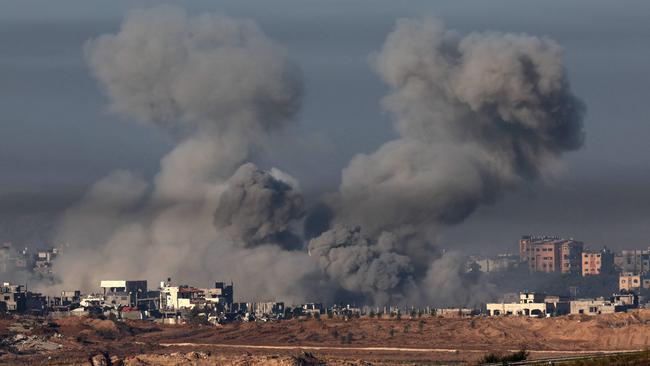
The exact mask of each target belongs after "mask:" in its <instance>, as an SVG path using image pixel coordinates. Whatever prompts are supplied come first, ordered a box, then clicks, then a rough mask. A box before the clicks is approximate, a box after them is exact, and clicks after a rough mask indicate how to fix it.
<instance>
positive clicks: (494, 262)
mask: <svg viewBox="0 0 650 366" xmlns="http://www.w3.org/2000/svg"><path fill="white" fill-rule="evenodd" d="M518 265H519V257H518V256H517V255H516V254H499V255H497V256H496V257H494V258H481V257H477V256H470V257H469V258H468V261H467V266H466V267H467V272H483V273H491V272H503V271H508V270H510V269H513V268H515V267H517V266H518Z"/></svg>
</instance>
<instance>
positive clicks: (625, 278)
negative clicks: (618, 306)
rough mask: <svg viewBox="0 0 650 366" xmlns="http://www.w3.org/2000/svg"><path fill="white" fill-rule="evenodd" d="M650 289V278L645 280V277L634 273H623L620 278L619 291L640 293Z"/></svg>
mask: <svg viewBox="0 0 650 366" xmlns="http://www.w3.org/2000/svg"><path fill="white" fill-rule="evenodd" d="M649 288H650V278H645V276H644V275H641V274H638V273H633V272H622V273H621V274H620V275H619V276H618V290H619V291H627V292H632V291H639V290H641V289H649Z"/></svg>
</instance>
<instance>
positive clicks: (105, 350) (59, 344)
mask: <svg viewBox="0 0 650 366" xmlns="http://www.w3.org/2000/svg"><path fill="white" fill-rule="evenodd" d="M0 337H1V338H2V342H1V343H0V347H1V348H0V364H11V365H17V364H44V365H61V364H80V365H84V364H85V365H88V364H92V363H93V362H94V363H95V364H104V365H111V364H113V365H119V364H124V365H184V364H193V365H213V364H223V365H310V364H319V363H326V364H328V365H368V364H373V365H392V364H404V365H416V364H418V365H419V364H467V363H469V364H472V363H476V361H477V360H478V359H479V358H481V357H483V356H484V355H485V354H487V353H489V352H497V353H499V352H501V353H507V352H510V351H513V350H518V349H527V350H529V351H530V357H531V358H544V357H559V356H570V355H581V354H591V353H598V352H608V351H621V350H625V351H627V350H642V349H646V348H647V347H648V345H649V343H650V310H640V311H635V312H631V313H627V314H625V313H621V314H613V315H602V316H598V317H587V316H568V317H558V318H546V319H534V318H525V317H503V318H487V317H474V318H459V319H450V318H434V317H427V316H424V317H421V318H416V319H406V318H404V319H401V320H397V319H394V318H383V319H368V318H363V319H352V320H349V321H345V320H343V319H321V320H314V319H310V320H290V321H282V322H268V323H262V322H256V323H241V324H239V323H237V324H229V325H225V326H218V327H215V326H206V325H179V326H169V325H166V326H161V325H157V324H153V323H151V322H145V321H126V322H113V321H111V320H99V319H90V318H76V317H71V318H66V319H60V320H55V321H54V320H53V321H44V320H39V319H35V318H27V317H21V318H6V319H2V320H0Z"/></svg>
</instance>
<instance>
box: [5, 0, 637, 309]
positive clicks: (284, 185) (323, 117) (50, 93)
mask: <svg viewBox="0 0 650 366" xmlns="http://www.w3.org/2000/svg"><path fill="white" fill-rule="evenodd" d="M506 3H507V4H509V5H514V4H513V3H508V2H503V3H502V2H497V3H495V6H494V8H492V7H490V9H485V8H483V7H485V5H477V7H478V8H480V9H473V10H472V11H470V12H468V13H466V15H464V16H461V15H459V14H458V13H457V12H456V11H455V10H456V9H455V7H454V6H452V5H449V4H447V5H442V4H440V5H439V6H434V5H431V6H429V5H427V4H426V3H416V4H415V6H414V9H415V10H414V9H410V10H409V11H406V10H401V9H398V8H396V7H395V6H394V5H393V4H392V3H389V2H379V5H378V7H377V9H375V10H374V11H372V12H368V13H366V12H363V11H361V10H360V9H359V8H357V7H356V6H355V5H354V2H353V4H352V5H351V9H350V11H349V12H348V13H345V14H344V15H342V16H341V17H340V18H339V17H338V16H337V14H336V12H335V11H334V8H335V7H334V5H320V6H322V7H323V8H322V9H320V10H321V12H319V14H321V17H322V18H323V19H321V20H322V22H311V21H310V19H312V18H314V17H315V16H314V14H310V13H309V11H310V10H309V9H307V7H301V6H300V5H298V4H295V3H292V2H286V3H285V2H283V3H282V6H284V7H286V9H291V10H290V11H291V12H296V13H300V14H296V16H295V17H290V20H291V21H286V20H287V18H286V16H285V15H283V14H282V12H281V11H278V12H270V13H267V14H261V13H260V12H259V11H258V10H256V9H253V8H248V7H247V6H245V5H236V4H235V3H232V2H226V3H224V4H223V6H211V5H210V4H207V3H199V4H195V5H194V6H191V7H189V8H187V9H184V8H180V7H178V6H170V5H165V4H159V3H156V2H146V4H140V5H141V6H132V5H127V4H126V3H119V2H118V3H116V4H114V5H110V6H109V5H103V6H108V7H109V9H108V10H109V11H107V12H106V13H104V14H100V13H99V12H98V13H97V14H94V13H93V12H94V10H92V9H90V8H89V7H87V6H84V5H81V4H79V3H76V2H70V4H71V5H70V9H69V10H70V11H74V12H82V13H84V14H85V13H86V12H90V13H91V15H92V14H94V15H92V16H94V17H96V18H97V19H98V21H97V22H95V23H93V22H90V21H88V22H78V23H73V24H71V23H68V22H66V17H67V13H66V11H65V10H64V9H62V8H57V9H54V10H55V11H53V12H52V14H51V15H48V16H47V21H44V22H43V23H42V25H39V27H36V28H33V29H28V27H27V26H25V25H24V24H23V23H20V22H15V21H10V20H9V19H10V17H11V15H10V16H8V17H7V16H5V15H0V19H6V20H7V21H6V22H3V24H2V25H0V47H3V48H4V49H5V50H19V51H20V52H18V53H17V54H18V56H12V57H9V56H5V57H0V75H3V76H4V77H3V78H2V79H0V93H2V95H7V98H4V100H3V101H2V100H0V103H1V104H0V105H2V106H3V108H4V109H6V113H5V115H4V116H3V119H4V121H3V123H2V124H1V126H2V133H3V137H5V140H6V141H7V144H5V146H4V147H3V148H2V150H0V151H1V153H0V161H2V164H3V166H4V167H5V174H3V175H4V177H3V178H1V179H0V185H1V186H2V187H3V189H2V192H1V193H0V202H2V206H3V209H2V213H1V215H2V219H3V221H2V225H3V226H2V228H1V230H2V231H1V232H2V234H3V235H4V237H6V238H7V239H8V240H12V241H14V242H16V243H25V245H34V246H38V245H43V244H44V243H50V244H56V245H63V247H64V252H63V255H61V257H60V258H59V259H58V260H57V261H56V263H55V265H54V268H53V272H54V273H55V274H56V278H57V281H56V283H55V284H54V285H53V286H51V289H52V290H54V289H56V290H60V289H64V288H75V289H76V288H79V289H84V290H87V289H91V288H93V287H95V286H96V284H97V282H98V281H99V280H100V279H103V278H107V277H115V278H117V277H119V278H123V277H126V278H137V279H146V280H150V281H154V283H155V281H157V280H162V279H165V278H167V277H172V278H179V279H182V280H184V281H192V282H198V283H210V282H212V281H214V280H215V279H222V280H232V281H234V282H235V283H238V284H241V286H240V287H239V289H240V291H241V292H240V293H238V296H242V297H245V298H252V299H258V300H266V299H271V298H281V299H283V300H284V301H287V302H289V303H292V302H295V303H299V302H306V301H309V300H311V299H314V300H318V301H323V302H334V301H340V300H341V301H358V302H360V303H368V304H379V305H384V304H390V303H411V304H435V305H440V306H450V305H454V304H461V305H469V306H474V305H476V304H479V303H483V302H486V301H488V300H490V299H493V298H494V297H495V296H496V294H497V293H496V291H495V284H493V283H490V282H489V281H487V280H485V279H484V278H481V277H467V276H465V274H464V268H463V266H464V257H463V255H464V254H466V253H474V252H476V253H487V252H495V251H514V250H516V249H515V247H516V240H517V238H518V237H519V236H521V235H522V234H528V233H533V234H535V233H543V232H546V233H551V234H559V235H564V236H567V237H570V236H576V237H580V239H581V240H583V241H585V242H586V243H587V244H588V245H591V246H592V247H602V246H608V247H612V248H625V247H642V246H644V245H647V244H648V243H647V239H646V238H647V236H648V234H650V232H648V230H649V229H648V228H650V225H648V224H650V213H649V212H648V211H647V207H648V206H647V204H648V203H650V202H649V201H650V196H648V194H647V192H646V189H645V187H646V186H647V183H648V181H649V180H650V169H649V167H648V165H647V163H646V161H645V160H646V157H647V154H648V152H650V151H648V147H647V145H646V144H645V138H644V136H647V133H648V132H650V131H648V126H647V124H646V123H645V122H646V121H645V119H647V117H646V114H647V113H644V110H645V108H646V106H645V103H644V102H645V99H647V97H648V96H650V95H649V92H648V91H647V88H646V87H645V86H646V85H647V83H648V81H650V80H647V79H648V75H649V74H648V73H647V65H648V64H650V63H648V61H650V51H648V50H647V47H646V48H644V49H635V47H636V46H638V45H639V44H641V43H643V42H644V39H648V38H647V37H650V27H649V26H648V25H647V24H645V22H643V21H642V20H643V18H644V17H643V16H642V15H643V14H645V15H648V13H650V7H648V6H647V5H642V4H641V3H639V4H637V5H638V7H639V8H640V11H639V12H637V13H636V14H635V15H634V16H633V17H632V19H631V20H630V21H629V22H627V23H626V24H624V25H623V24H620V23H617V24H618V26H617V27H613V28H611V29H609V28H608V26H607V24H606V20H607V19H609V17H610V16H615V15H616V9H610V10H612V12H613V13H614V14H613V15H612V14H611V13H610V12H606V11H604V10H603V9H606V8H607V6H603V7H601V8H599V9H598V10H597V11H596V10H595V14H594V16H595V17H596V18H598V19H604V21H603V22H593V23H587V22H586V21H583V22H584V23H578V24H576V23H575V22H573V21H569V18H570V17H566V18H565V15H564V14H562V13H571V12H577V11H579V10H580V9H578V7H577V6H575V4H573V3H567V4H565V5H562V6H565V7H566V9H565V10H566V11H564V12H560V13H557V8H560V7H561V5H560V4H559V3H553V2H551V3H549V4H541V3H540V4H536V5H535V6H537V7H539V8H540V9H537V10H538V11H545V12H549V13H553V14H556V13H557V15H558V18H557V19H555V21H554V22H551V21H550V20H548V21H546V22H544V21H538V20H536V21H531V22H530V23H528V24H526V22H523V21H522V20H521V19H520V18H521V16H522V15H530V14H531V13H532V12H533V10H530V11H527V10H526V9H524V7H523V6H506V5H507V4H506ZM72 4H75V5H77V6H73V5H72ZM339 5H341V4H339ZM294 6H295V7H294ZM502 8H503V9H505V8H507V9H509V10H508V11H503V12H502V13H498V11H499V9H502ZM43 11H45V10H43ZM303 12H304V13H305V14H302V13H303ZM482 12H486V13H485V14H483V13H482ZM9 13H11V14H13V15H15V16H16V17H21V18H24V19H27V20H28V21H27V24H29V21H30V19H40V17H43V16H45V15H43V14H32V13H30V12H29V11H27V10H26V9H24V8H21V7H20V6H19V5H11V6H10V11H9ZM495 13H497V14H498V17H496V16H495V17H491V15H494V14H495ZM298 15H301V16H298ZM5 17H6V18H5ZM315 18H318V17H315ZM31 21H34V20H31ZM91 23H92V24H91ZM50 28H51V29H52V30H53V31H50ZM586 28H588V29H590V30H592V31H595V32H600V33H602V34H603V37H600V38H599V43H598V44H595V43H594V41H593V39H589V40H585V39H581V38H580V30H581V29H586ZM631 30H634V32H632V31H631ZM10 34H12V35H13V36H10ZM615 35H616V37H615ZM620 35H623V36H625V35H628V37H627V38H625V37H624V38H623V41H619V40H618V36H620ZM14 37H15V38H14ZM644 37H645V38H644ZM23 38H24V39H29V40H34V39H35V40H37V43H36V44H39V42H40V44H48V43H49V42H52V41H55V42H58V43H60V44H62V45H64V47H61V48H57V52H58V53H55V54H53V55H52V57H51V58H48V59H47V60H46V59H44V58H43V57H44V55H43V54H41V53H44V52H48V49H47V48H45V49H44V50H43V49H38V47H36V46H34V49H30V48H28V47H27V46H25V48H23V46H20V45H19V44H22V42H23ZM610 43H612V44H613V43H615V44H616V46H615V47H613V46H611V45H610ZM630 49H635V50H634V51H631V52H627V51H629V50H630ZM624 50H625V51H626V53H625V56H623V55H622V54H623V51H624ZM37 52H40V53H38V54H37ZM586 61H590V62H591V61H593V62H592V63H587V62H586ZM644 67H645V68H646V69H644ZM30 84H33V85H38V86H42V88H41V89H40V90H41V91H40V93H42V95H41V94H39V95H36V96H32V97H31V98H32V100H24V99H23V98H22V97H21V96H24V95H25V94H21V93H25V92H24V91H21V89H20V86H24V85H30ZM73 84H74V86H73ZM623 85H625V87H623ZM10 93H11V95H10ZM14 99H15V100H14ZM36 105H37V106H38V107H35V106H36ZM25 134H30V136H31V137H24V136H25ZM244 284H245V285H244ZM48 287H50V286H48ZM468 288H469V289H471V291H468ZM40 290H41V291H47V289H46V288H42V289H40Z"/></svg>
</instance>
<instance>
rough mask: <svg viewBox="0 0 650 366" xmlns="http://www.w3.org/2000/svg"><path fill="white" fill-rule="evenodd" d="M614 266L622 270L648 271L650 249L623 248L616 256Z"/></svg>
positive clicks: (649, 266) (649, 268)
mask: <svg viewBox="0 0 650 366" xmlns="http://www.w3.org/2000/svg"><path fill="white" fill-rule="evenodd" d="M614 266H615V267H616V268H617V269H618V270H619V271H621V272H633V273H646V272H648V271H649V270H650V251H648V250H636V249H634V250H623V251H621V252H620V253H617V254H616V255H615V256H614Z"/></svg>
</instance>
